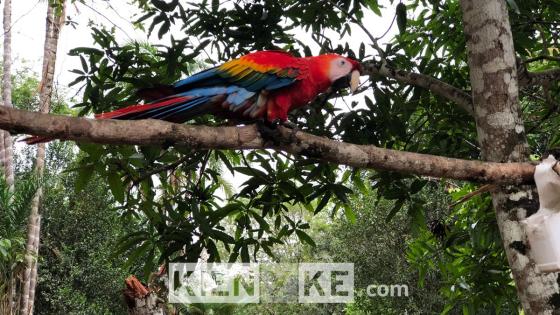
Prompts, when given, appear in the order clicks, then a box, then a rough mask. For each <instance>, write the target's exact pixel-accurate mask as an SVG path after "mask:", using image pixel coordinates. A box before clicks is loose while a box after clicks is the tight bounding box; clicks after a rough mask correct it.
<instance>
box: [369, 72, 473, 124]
mask: <svg viewBox="0 0 560 315" xmlns="http://www.w3.org/2000/svg"><path fill="white" fill-rule="evenodd" d="M362 66H363V69H364V73H363V74H365V75H373V76H376V75H381V76H385V77H388V78H392V79H395V80H397V81H399V82H402V83H406V84H410V85H414V86H418V87H421V88H425V89H427V90H430V91H431V92H433V93H434V94H436V95H439V96H441V97H444V98H446V99H448V100H450V101H452V102H454V103H456V104H457V105H458V106H459V107H461V108H462V109H463V110H465V111H466V112H467V113H469V114H470V115H472V114H473V106H472V98H471V96H470V95H469V94H468V93H467V92H465V91H463V90H461V89H458V88H456V87H454V86H452V85H450V84H448V83H445V82H443V81H440V80H438V79H436V78H434V77H431V76H428V75H425V74H421V73H413V72H407V71H404V70H398V69H393V68H391V67H389V66H387V65H386V64H381V65H380V64H377V63H375V62H372V61H369V62H367V61H366V62H364V63H363V64H362Z"/></svg>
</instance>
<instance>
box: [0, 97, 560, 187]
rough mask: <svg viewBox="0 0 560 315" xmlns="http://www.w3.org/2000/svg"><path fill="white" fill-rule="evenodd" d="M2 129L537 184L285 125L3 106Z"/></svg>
mask: <svg viewBox="0 0 560 315" xmlns="http://www.w3.org/2000/svg"><path fill="white" fill-rule="evenodd" d="M0 128H2V129H6V130H10V131H12V132H15V133H28V134H35V135H42V136H48V137H52V138H58V139H66V140H76V141H83V142H93V143H99V144H138V145H165V146H169V145H174V146H186V147H190V148H194V149H201V150H203V149H265V148H268V149H274V150H282V151H286V152H290V153H293V154H297V155H302V156H307V157H310V158H314V159H319V160H324V161H329V162H333V163H337V164H341V165H348V166H354V167H359V168H371V169H378V170H388V171H395V172H402V173H407V174H416V175H424V176H432V177H441V178H452V179H461V180H470V181H477V182H486V183H515V184H517V183H532V182H533V173H534V170H535V167H534V165H533V164H531V163H493V162H482V161H471V160H461V159H454V158H446V157H441V156H435V155H429V154H420V153H412V152H404V151H396V150H389V149H384V148H378V147H375V146H372V145H356V144H351V143H345V142H340V141H335V140H331V139H328V138H323V137H318V136H314V135H310V134H308V133H305V132H301V131H298V132H295V133H294V132H293V131H292V130H290V129H287V128H283V127H279V133H280V137H281V139H278V140H282V141H285V142H284V143H283V144H274V143H272V142H270V141H265V140H263V138H261V136H260V133H259V132H258V130H257V128H256V127H255V126H254V125H248V126H243V127H208V126H190V125H181V124H173V123H168V122H165V121H161V120H152V119H149V120H136V121H126V120H93V119H87V118H77V117H68V116H60V115H52V114H41V113H34V112H28V111H24V110H18V109H13V108H5V107H2V108H0ZM559 171H560V169H559Z"/></svg>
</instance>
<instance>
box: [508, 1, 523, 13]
mask: <svg viewBox="0 0 560 315" xmlns="http://www.w3.org/2000/svg"><path fill="white" fill-rule="evenodd" d="M507 3H508V4H509V6H510V7H511V9H512V10H513V11H515V13H517V14H521V11H520V10H519V7H518V6H517V3H516V2H515V0H507Z"/></svg>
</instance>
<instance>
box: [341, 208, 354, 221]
mask: <svg viewBox="0 0 560 315" xmlns="http://www.w3.org/2000/svg"><path fill="white" fill-rule="evenodd" d="M343 207H344V215H345V216H346V219H347V220H348V221H349V222H350V223H352V224H353V223H356V213H355V212H354V210H353V209H352V208H351V207H350V205H348V204H344V205H343Z"/></svg>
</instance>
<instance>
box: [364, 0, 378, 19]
mask: <svg viewBox="0 0 560 315" xmlns="http://www.w3.org/2000/svg"><path fill="white" fill-rule="evenodd" d="M366 4H367V5H368V7H369V8H370V9H371V10H372V11H373V13H375V14H377V15H378V16H381V10H380V9H379V4H378V3H377V0H366Z"/></svg>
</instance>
